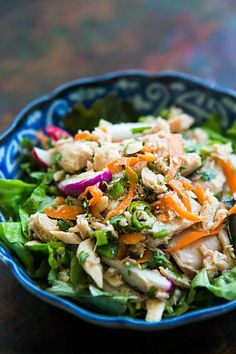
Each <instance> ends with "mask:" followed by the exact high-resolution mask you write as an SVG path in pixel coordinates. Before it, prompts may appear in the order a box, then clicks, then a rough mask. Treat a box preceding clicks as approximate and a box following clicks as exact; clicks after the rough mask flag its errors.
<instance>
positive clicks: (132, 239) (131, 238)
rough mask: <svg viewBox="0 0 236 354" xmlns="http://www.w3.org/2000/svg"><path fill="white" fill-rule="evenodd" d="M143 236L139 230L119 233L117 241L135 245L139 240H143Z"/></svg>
mask: <svg viewBox="0 0 236 354" xmlns="http://www.w3.org/2000/svg"><path fill="white" fill-rule="evenodd" d="M144 240H145V236H144V234H142V233H141V232H132V233H130V234H124V235H121V236H120V237H119V239H118V242H119V243H125V244H126V245H136V244H137V243H139V242H140V241H144Z"/></svg>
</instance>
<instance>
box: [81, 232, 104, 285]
mask: <svg viewBox="0 0 236 354" xmlns="http://www.w3.org/2000/svg"><path fill="white" fill-rule="evenodd" d="M82 256H83V258H84V259H83V261H82V262H80V263H81V265H82V267H83V268H84V270H85V272H86V273H87V274H88V275H89V276H90V277H91V278H92V279H93V280H94V282H95V283H96V284H97V286H98V287H99V288H101V289H102V287H103V273H102V265H101V261H100V258H99V257H98V256H97V254H96V253H95V252H94V243H93V241H92V240H91V239H87V240H84V241H82V242H81V243H80V245H79V247H78V249H77V257H78V259H79V260H81V258H82Z"/></svg>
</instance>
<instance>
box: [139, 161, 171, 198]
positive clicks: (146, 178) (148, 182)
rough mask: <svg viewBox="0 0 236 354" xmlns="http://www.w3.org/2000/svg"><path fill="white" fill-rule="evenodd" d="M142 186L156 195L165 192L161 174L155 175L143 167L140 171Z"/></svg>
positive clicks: (163, 179) (165, 188)
mask: <svg viewBox="0 0 236 354" xmlns="http://www.w3.org/2000/svg"><path fill="white" fill-rule="evenodd" d="M141 177H142V182H143V184H144V186H146V187H148V188H151V189H152V190H153V191H154V192H155V193H156V194H160V193H163V192H166V191H167V187H166V185H165V178H164V176H162V175H161V174H155V173H154V172H152V171H151V170H150V169H149V168H147V167H144V168H143V169H142V171H141Z"/></svg>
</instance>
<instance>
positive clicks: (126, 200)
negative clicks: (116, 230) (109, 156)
mask: <svg viewBox="0 0 236 354" xmlns="http://www.w3.org/2000/svg"><path fill="white" fill-rule="evenodd" d="M126 168H127V172H128V175H129V180H130V185H129V190H128V193H127V194H126V196H125V198H124V199H123V200H122V201H121V202H120V203H119V205H118V206H117V207H116V208H115V209H113V210H111V211H109V213H108V214H107V216H106V219H105V221H107V220H110V219H111V218H112V217H113V216H116V215H120V214H122V213H123V212H124V211H125V210H126V209H127V208H128V206H129V205H130V203H131V202H132V199H133V197H134V194H135V190H136V175H135V172H134V171H133V170H132V168H131V167H130V166H126Z"/></svg>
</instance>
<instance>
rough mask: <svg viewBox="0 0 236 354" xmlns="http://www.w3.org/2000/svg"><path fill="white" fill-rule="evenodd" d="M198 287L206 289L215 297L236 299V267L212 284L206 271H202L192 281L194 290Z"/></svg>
mask: <svg viewBox="0 0 236 354" xmlns="http://www.w3.org/2000/svg"><path fill="white" fill-rule="evenodd" d="M198 287H201V288H206V289H207V290H209V291H210V292H211V293H212V294H214V295H215V296H217V297H220V298H223V299H226V300H234V299H236V267H234V268H232V269H231V270H230V271H228V272H226V273H224V274H222V275H220V276H219V277H218V278H215V279H213V280H212V281H211V282H210V280H209V278H208V275H207V271H206V269H202V270H201V271H200V272H199V273H198V274H197V275H196V276H195V278H194V279H193V281H192V289H196V288H198Z"/></svg>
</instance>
